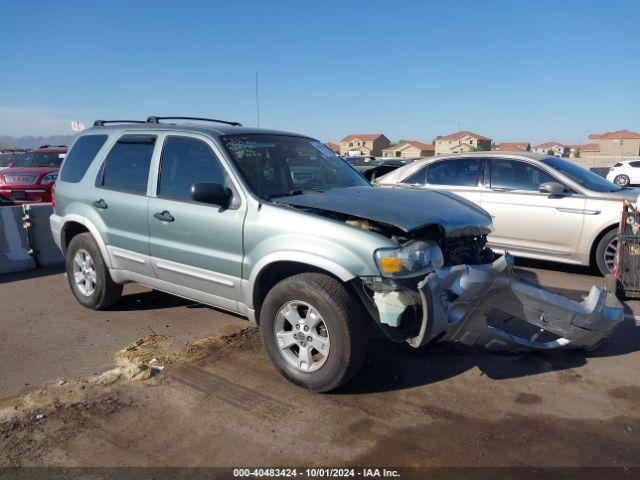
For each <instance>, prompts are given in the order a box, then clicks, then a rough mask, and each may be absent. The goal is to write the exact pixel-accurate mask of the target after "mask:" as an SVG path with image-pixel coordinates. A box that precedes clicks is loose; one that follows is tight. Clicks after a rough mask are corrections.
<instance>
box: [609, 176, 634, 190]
mask: <svg viewBox="0 0 640 480" xmlns="http://www.w3.org/2000/svg"><path fill="white" fill-rule="evenodd" d="M613 181H614V183H615V184H616V185H618V186H619V187H626V186H627V185H629V181H630V180H629V177H627V176H626V175H618V176H617V177H616V178H614V179H613Z"/></svg>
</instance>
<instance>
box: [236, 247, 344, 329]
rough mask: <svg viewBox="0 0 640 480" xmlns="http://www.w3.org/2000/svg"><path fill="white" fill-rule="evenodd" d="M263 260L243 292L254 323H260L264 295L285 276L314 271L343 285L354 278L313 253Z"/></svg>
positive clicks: (336, 265) (254, 270)
mask: <svg viewBox="0 0 640 480" xmlns="http://www.w3.org/2000/svg"><path fill="white" fill-rule="evenodd" d="M263 260H267V261H264V262H260V263H259V264H258V265H256V266H255V267H254V269H253V272H252V274H251V276H250V278H249V281H248V282H247V284H246V285H247V290H248V291H246V292H245V298H246V299H247V300H250V302H251V304H250V305H249V308H252V309H253V310H254V311H255V320H256V323H260V309H261V307H262V301H263V300H264V298H265V296H266V295H267V293H268V292H269V290H270V289H271V288H272V287H273V286H274V285H275V284H276V283H278V282H280V281H281V280H284V279H285V278H288V277H291V276H293V275H297V274H299V273H306V272H316V273H322V274H325V275H327V276H329V277H332V278H334V279H336V280H337V281H339V282H341V283H343V284H345V285H348V282H350V281H351V280H353V279H354V278H356V276H355V275H354V274H352V273H351V272H349V271H348V270H346V269H345V268H344V267H342V266H340V265H338V264H336V263H334V262H332V261H330V260H327V259H324V258H317V257H315V256H313V255H307V254H302V256H300V255H292V256H290V257H287V256H283V255H278V257H276V258H272V259H268V258H267V259H263ZM269 260H270V261H269Z"/></svg>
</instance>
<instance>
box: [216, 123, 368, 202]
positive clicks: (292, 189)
mask: <svg viewBox="0 0 640 480" xmlns="http://www.w3.org/2000/svg"><path fill="white" fill-rule="evenodd" d="M222 141H223V143H224V146H225V147H226V149H227V152H228V153H229V155H230V156H231V159H232V160H233V161H234V162H235V164H236V165H237V166H238V169H239V170H240V172H241V174H242V176H243V177H244V179H245V181H246V182H247V184H249V187H251V189H252V190H253V192H254V193H255V194H256V195H258V196H259V197H260V198H264V199H270V198H277V197H287V196H290V195H299V194H302V193H309V192H324V191H327V190H330V189H332V188H346V187H354V186H369V183H368V182H367V181H366V180H365V179H364V178H363V177H362V176H361V175H360V174H359V173H357V172H356V171H355V170H353V168H351V167H350V166H349V165H347V163H346V162H345V161H344V160H342V158H340V157H338V156H337V155H336V154H335V153H333V152H332V151H331V150H329V149H328V148H327V147H325V146H324V145H323V144H322V143H321V142H317V141H315V140H311V139H309V138H302V137H289V136H285V135H259V134H257V135H228V136H225V137H222Z"/></svg>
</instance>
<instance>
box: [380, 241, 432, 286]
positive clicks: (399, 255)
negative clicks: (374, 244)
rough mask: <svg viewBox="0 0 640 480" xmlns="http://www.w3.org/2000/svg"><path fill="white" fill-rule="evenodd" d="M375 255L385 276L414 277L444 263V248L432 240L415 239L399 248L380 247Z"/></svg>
mask: <svg viewBox="0 0 640 480" xmlns="http://www.w3.org/2000/svg"><path fill="white" fill-rule="evenodd" d="M373 256H374V258H375V260H376V264H377V265H378V270H380V273H381V274H382V276H383V277H412V276H415V275H420V274H425V273H428V272H432V271H434V270H437V269H438V268H440V267H442V266H443V265H444V258H443V256H442V250H441V249H440V247H439V246H438V244H437V243H435V242H431V241H413V242H409V243H407V244H405V245H403V246H402V247H399V248H380V249H378V250H376V251H375V253H374V254H373Z"/></svg>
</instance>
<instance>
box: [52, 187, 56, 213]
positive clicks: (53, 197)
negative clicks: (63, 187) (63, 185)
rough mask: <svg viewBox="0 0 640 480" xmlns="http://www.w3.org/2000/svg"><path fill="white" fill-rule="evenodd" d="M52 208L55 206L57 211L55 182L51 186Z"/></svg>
mask: <svg viewBox="0 0 640 480" xmlns="http://www.w3.org/2000/svg"><path fill="white" fill-rule="evenodd" d="M51 208H53V213H56V184H55V183H54V184H53V185H52V186H51Z"/></svg>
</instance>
